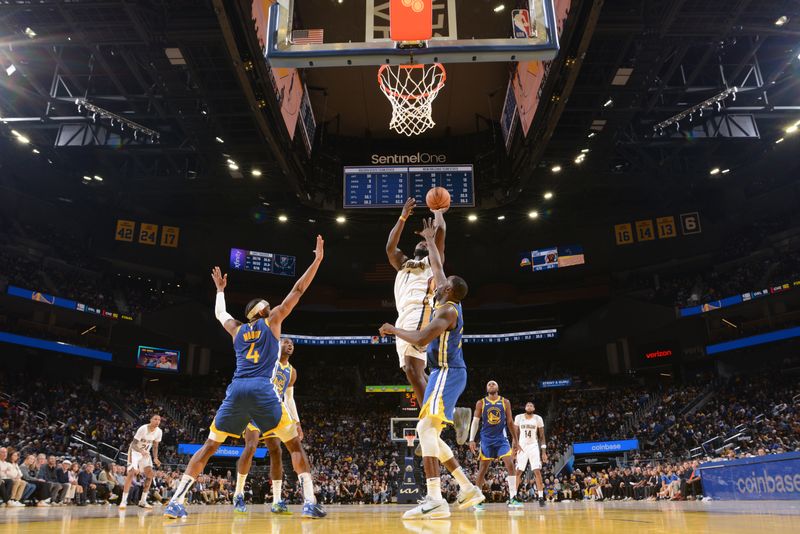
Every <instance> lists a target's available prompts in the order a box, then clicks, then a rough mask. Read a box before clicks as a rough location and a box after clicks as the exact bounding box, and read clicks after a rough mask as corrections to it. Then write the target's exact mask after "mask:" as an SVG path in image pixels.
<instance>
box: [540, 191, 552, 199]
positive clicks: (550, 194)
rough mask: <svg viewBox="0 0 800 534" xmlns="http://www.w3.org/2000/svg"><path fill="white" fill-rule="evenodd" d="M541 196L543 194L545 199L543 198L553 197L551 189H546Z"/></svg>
mask: <svg viewBox="0 0 800 534" xmlns="http://www.w3.org/2000/svg"><path fill="white" fill-rule="evenodd" d="M542 196H544V199H545V200H550V199H551V198H553V192H552V191H547V192H545V194H544V195H542Z"/></svg>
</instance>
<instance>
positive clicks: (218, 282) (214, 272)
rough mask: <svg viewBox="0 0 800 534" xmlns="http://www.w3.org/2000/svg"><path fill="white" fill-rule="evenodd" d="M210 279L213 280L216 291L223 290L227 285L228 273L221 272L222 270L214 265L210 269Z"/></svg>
mask: <svg viewBox="0 0 800 534" xmlns="http://www.w3.org/2000/svg"><path fill="white" fill-rule="evenodd" d="M211 279H212V280H213V281H214V285H215V286H217V291H225V286H227V285H228V274H227V273H225V274H222V271H221V270H220V268H219V267H214V268H213V269H211Z"/></svg>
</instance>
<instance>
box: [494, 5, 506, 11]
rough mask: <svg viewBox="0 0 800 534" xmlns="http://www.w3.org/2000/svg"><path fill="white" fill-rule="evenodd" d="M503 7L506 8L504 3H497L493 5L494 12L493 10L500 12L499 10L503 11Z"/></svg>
mask: <svg viewBox="0 0 800 534" xmlns="http://www.w3.org/2000/svg"><path fill="white" fill-rule="evenodd" d="M505 8H506V5H505V4H498V5H497V6H495V8H494V12H495V13H500V12H501V11H503V10H504V9H505Z"/></svg>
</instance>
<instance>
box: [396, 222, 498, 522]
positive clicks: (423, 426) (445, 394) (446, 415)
mask: <svg viewBox="0 0 800 534" xmlns="http://www.w3.org/2000/svg"><path fill="white" fill-rule="evenodd" d="M420 235H421V236H422V237H424V238H425V241H426V243H427V244H428V257H429V258H430V262H431V268H432V270H433V276H434V280H435V282H436V294H435V297H436V302H437V305H436V306H435V308H434V311H433V317H432V319H431V322H430V323H429V324H428V326H426V327H425V328H423V329H421V330H404V329H401V328H397V327H395V326H394V325H391V324H388V323H387V324H384V325H383V326H382V327H381V328H380V333H381V335H394V336H397V337H399V338H400V339H402V340H404V341H406V342H408V343H411V344H413V345H417V346H424V345H427V346H428V365H429V366H430V368H431V369H432V372H431V375H430V377H429V379H428V385H427V387H426V388H425V397H424V400H423V404H422V409H421V410H420V413H419V419H420V420H419V423H418V424H417V435H418V436H419V442H420V445H421V446H422V462H423V467H424V470H425V478H426V484H427V490H428V491H427V495H426V496H425V499H423V501H422V502H421V503H420V505H419V506H417V507H415V508H413V509H411V510H408V511H407V512H406V513H405V514H403V519H443V518H446V517H450V507H449V505H448V504H447V501H446V500H444V498H442V488H441V480H440V470H441V465H440V463H442V464H444V466H445V467H446V468H447V470H448V471H450V473H451V474H452V475H453V477H454V478H455V479H456V481H457V482H458V485H459V489H460V491H459V493H458V506H459V508H461V509H464V508H468V507H470V506H474V505H476V504H478V503H481V502H483V501H484V500H485V497H484V496H483V493H481V490H480V489H479V488H478V487H477V486H475V485H473V484H472V483H471V482H470V481H469V479H468V478H467V476H466V474H464V470H463V469H462V468H461V466H459V465H458V461H456V459H455V456H453V451H452V450H451V449H450V447H449V446H448V445H447V444H446V443H445V442H444V441H443V440H442V438H441V433H442V428H443V427H444V425H445V424H451V425H452V424H453V412H454V410H455V407H456V402H457V401H458V397H459V396H460V395H461V393H462V392H463V391H464V387H465V386H466V385H467V368H466V364H465V363H464V353H463V352H462V350H461V336H462V335H463V334H464V314H463V313H462V310H461V301H462V299H463V298H464V297H465V296H466V295H467V283H466V282H465V281H464V279H462V278H460V277H458V276H450V277H446V276H445V274H444V269H443V267H442V259H441V256H440V255H439V251H438V250H437V247H436V243H435V241H434V240H435V236H436V225H435V224H434V222H433V221H432V220H425V221H423V229H422V231H421V232H420Z"/></svg>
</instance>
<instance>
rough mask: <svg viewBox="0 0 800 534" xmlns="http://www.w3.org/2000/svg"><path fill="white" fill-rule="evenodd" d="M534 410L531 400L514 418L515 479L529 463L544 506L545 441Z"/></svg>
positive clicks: (540, 424) (519, 477)
mask: <svg viewBox="0 0 800 534" xmlns="http://www.w3.org/2000/svg"><path fill="white" fill-rule="evenodd" d="M535 412H536V406H535V405H534V404H533V402H529V403H528V404H526V405H525V413H524V414H523V413H521V414H519V415H517V416H516V417H515V418H514V426H516V427H517V434H518V435H519V444H518V445H517V480H520V481H521V480H522V475H523V474H525V470H526V469H527V468H528V463H530V464H531V470H532V471H533V474H534V476H535V477H536V492H537V496H538V498H539V506H544V484H543V483H542V462H546V461H547V442H546V441H545V439H544V420H543V419H542V418H541V416H540V415H538V414H537V413H535Z"/></svg>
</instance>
